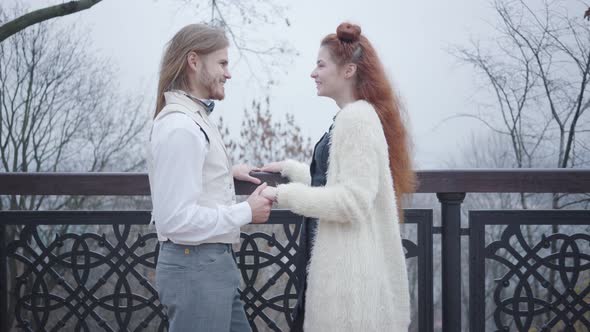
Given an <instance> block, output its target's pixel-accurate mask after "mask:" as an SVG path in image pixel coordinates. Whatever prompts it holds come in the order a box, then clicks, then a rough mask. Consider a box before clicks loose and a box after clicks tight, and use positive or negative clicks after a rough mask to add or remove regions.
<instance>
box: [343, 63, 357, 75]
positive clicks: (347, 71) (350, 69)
mask: <svg viewBox="0 0 590 332" xmlns="http://www.w3.org/2000/svg"><path fill="white" fill-rule="evenodd" d="M356 68H357V67H356V64H354V63H347V64H346V65H345V67H344V78H352V77H354V75H355V74H356Z"/></svg>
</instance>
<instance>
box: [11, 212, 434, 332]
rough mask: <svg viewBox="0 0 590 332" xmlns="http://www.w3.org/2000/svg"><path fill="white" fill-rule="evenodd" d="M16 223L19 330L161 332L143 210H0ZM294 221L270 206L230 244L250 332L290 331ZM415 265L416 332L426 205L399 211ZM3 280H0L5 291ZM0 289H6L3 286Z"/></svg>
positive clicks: (427, 301)
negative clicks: (267, 214) (264, 218)
mask: <svg viewBox="0 0 590 332" xmlns="http://www.w3.org/2000/svg"><path fill="white" fill-rule="evenodd" d="M0 219H2V221H3V225H20V226H19V227H20V230H19V232H18V238H17V239H15V240H13V241H11V242H9V243H8V244H7V245H6V246H3V247H5V252H6V253H7V264H6V266H8V267H9V268H8V269H9V271H10V274H9V276H10V277H11V280H10V283H9V284H10V285H11V289H10V290H9V292H8V293H9V298H10V300H9V301H8V302H9V303H10V306H9V307H10V308H11V313H10V315H11V316H12V314H13V315H14V321H15V323H14V324H13V326H15V327H17V329H18V330H24V331H62V330H75V331H125V330H128V331H164V330H166V329H167V317H166V311H165V308H164V306H163V305H162V304H160V302H159V301H158V296H157V292H156V290H155V288H154V285H155V266H156V263H157V252H158V247H159V245H158V241H157V238H156V235H155V234H154V233H153V229H151V228H150V227H149V226H147V222H148V220H149V212H146V211H109V212H105V211H100V212H98V211H97V212H76V211H44V212H26V211H0ZM300 220H301V217H299V216H297V215H294V214H292V213H290V212H288V211H281V210H273V212H272V214H271V220H270V222H269V223H268V224H265V225H249V226H247V227H245V228H244V229H243V233H242V235H241V242H240V244H239V245H237V246H236V247H235V248H234V249H235V250H236V259H237V262H238V265H239V267H240V271H241V274H242V285H241V296H242V299H243V300H244V303H245V309H246V313H247V316H248V319H249V320H250V323H251V326H252V328H253V330H254V331H269V330H270V331H288V330H289V327H290V324H291V323H292V319H291V314H292V310H293V308H294V306H295V302H296V299H297V294H298V291H299V290H298V289H297V283H296V280H297V276H296V275H295V272H296V270H295V259H294V258H295V255H296V253H297V251H298V250H299V246H298V240H299V232H300V227H301V225H300V222H299V221H300ZM402 227H403V228H404V229H406V230H408V229H410V228H413V231H412V232H410V233H412V234H413V238H412V239H407V238H406V239H404V240H403V245H404V248H405V250H406V258H407V259H408V261H409V262H411V261H412V260H415V263H416V264H417V270H416V275H415V276H414V278H415V279H416V280H417V283H418V287H417V289H418V290H417V294H418V296H417V297H418V298H417V301H416V303H417V307H418V309H419V313H418V315H417V317H418V324H419V331H431V330H432V211H431V210H408V211H406V225H403V226H402ZM4 286H5V285H0V287H4ZM4 293H5V292H4Z"/></svg>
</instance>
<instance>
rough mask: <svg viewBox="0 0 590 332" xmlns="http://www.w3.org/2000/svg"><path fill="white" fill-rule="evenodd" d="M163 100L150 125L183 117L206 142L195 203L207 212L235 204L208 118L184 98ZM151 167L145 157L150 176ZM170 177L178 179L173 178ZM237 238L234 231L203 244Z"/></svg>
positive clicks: (222, 151)
mask: <svg viewBox="0 0 590 332" xmlns="http://www.w3.org/2000/svg"><path fill="white" fill-rule="evenodd" d="M164 97H165V98H166V106H165V107H164V109H162V111H160V113H159V114H158V116H156V118H155V119H154V123H155V122H156V121H159V120H161V119H162V118H164V117H165V116H167V115H169V114H172V113H183V114H186V115H187V116H188V117H189V118H190V119H192V120H193V121H194V122H195V123H196V124H197V125H198V126H199V127H201V129H203V132H205V134H206V135H207V138H208V139H209V151H208V153H207V155H206V156H205V163H204V165H203V174H202V182H203V193H202V195H200V197H199V198H198V201H197V202H196V203H197V204H198V205H201V206H205V207H210V208H215V207H217V206H218V205H232V204H235V203H236V193H235V189H234V179H233V176H232V171H231V169H232V164H231V160H230V158H229V155H228V153H227V150H226V148H225V144H224V143H223V139H222V138H221V134H220V133H219V130H218V129H217V126H216V125H215V124H214V123H213V122H212V121H211V120H210V119H209V116H208V115H207V113H206V111H205V110H204V109H203V107H202V106H201V105H199V104H197V103H195V102H194V101H192V100H191V99H190V98H188V97H187V96H185V95H184V94H182V93H179V92H165V93H164ZM150 136H151V134H150ZM151 164H152V160H151V156H148V171H149V172H150V173H151V172H152V166H151ZM174 176H182V175H181V174H175V175H174ZM150 178H151V174H150ZM150 182H151V180H150ZM150 186H151V183H150ZM152 222H155V223H156V230H157V228H158V226H157V220H153V219H152ZM239 236H240V230H239V229H236V232H235V234H231V235H230V236H229V237H230V238H231V239H230V238H228V236H220V237H214V238H211V239H209V240H207V241H205V242H212V243H215V242H223V243H227V242H237V241H238V239H239ZM158 238H159V239H160V240H161V241H165V240H166V239H165V238H163V237H162V236H161V235H158Z"/></svg>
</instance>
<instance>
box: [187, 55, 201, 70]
mask: <svg viewBox="0 0 590 332" xmlns="http://www.w3.org/2000/svg"><path fill="white" fill-rule="evenodd" d="M200 61H201V57H200V56H199V55H198V54H197V52H195V51H190V52H188V54H187V55H186V62H187V65H188V67H189V68H190V69H192V70H193V71H197V68H199V62H200Z"/></svg>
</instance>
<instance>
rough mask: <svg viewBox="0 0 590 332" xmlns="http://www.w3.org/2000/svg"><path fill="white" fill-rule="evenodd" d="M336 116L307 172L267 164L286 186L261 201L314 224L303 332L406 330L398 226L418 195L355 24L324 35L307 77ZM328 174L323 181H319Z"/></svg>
mask: <svg viewBox="0 0 590 332" xmlns="http://www.w3.org/2000/svg"><path fill="white" fill-rule="evenodd" d="M311 77H312V78H313V79H314V80H315V82H316V85H317V92H318V95H319V96H325V97H329V98H332V99H333V100H334V101H335V102H336V104H337V105H338V107H339V108H340V111H339V112H338V114H337V115H336V116H335V117H334V123H333V125H332V126H331V127H330V130H329V132H328V133H327V134H326V135H324V137H322V139H321V140H320V142H318V145H316V149H315V151H314V160H313V163H312V168H311V174H310V168H309V167H308V166H306V165H304V164H301V163H298V162H295V161H291V160H287V161H282V162H275V163H271V164H268V165H266V166H264V167H263V168H262V170H263V171H267V172H280V173H281V174H282V175H283V176H286V177H288V178H289V179H290V180H291V183H289V184H284V185H279V186H278V187H277V188H271V187H268V188H267V189H265V191H263V195H265V196H266V197H268V198H270V199H274V200H276V201H277V202H278V204H279V206H281V207H284V208H288V209H290V210H292V211H293V212H295V213H298V214H300V215H303V216H305V217H308V218H313V219H312V220H315V221H316V222H317V225H318V226H317V232H316V238H315V241H314V244H313V250H312V254H311V259H310V262H309V275H308V279H307V283H308V284H307V291H306V299H305V321H304V330H305V331H306V332H313V331H322V332H324V331H379V332H381V331H407V328H408V325H409V323H410V299H409V292H408V280H407V273H406V264H405V258H404V251H403V248H402V243H401V237H400V230H399V222H400V221H401V218H402V212H401V208H400V197H401V196H402V194H404V193H409V192H412V191H413V189H414V183H415V175H414V172H413V171H412V168H411V163H410V157H409V151H408V146H407V137H406V130H405V128H404V126H403V123H402V120H401V117H400V105H399V101H398V100H397V99H396V96H395V94H394V93H393V90H392V88H391V84H390V83H389V81H388V79H387V77H386V75H385V72H384V70H383V67H382V65H381V63H380V61H379V58H378V57H377V54H376V52H375V50H374V48H373V47H372V45H371V44H370V43H369V41H368V40H367V38H366V37H365V36H363V35H362V34H361V28H360V27H359V26H357V25H352V24H349V23H342V24H340V26H338V29H337V33H336V34H330V35H328V36H326V37H325V38H324V39H323V40H322V42H321V47H320V50H319V54H318V59H317V67H316V68H315V69H314V71H313V72H312V74H311ZM324 175H325V182H324V183H321V182H322V177H323V176H324Z"/></svg>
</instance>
